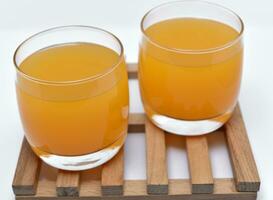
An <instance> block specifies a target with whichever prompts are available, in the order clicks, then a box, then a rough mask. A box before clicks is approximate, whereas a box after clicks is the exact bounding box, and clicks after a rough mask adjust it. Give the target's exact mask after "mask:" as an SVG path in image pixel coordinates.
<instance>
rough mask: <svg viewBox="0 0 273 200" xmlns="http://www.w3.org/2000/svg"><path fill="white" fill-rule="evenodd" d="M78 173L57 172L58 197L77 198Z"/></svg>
mask: <svg viewBox="0 0 273 200" xmlns="http://www.w3.org/2000/svg"><path fill="white" fill-rule="evenodd" d="M79 181H80V173H79V172H76V171H64V170H59V172H58V177H57V183H56V192H57V195H58V196H59V197H64V196H68V197H77V196H79Z"/></svg>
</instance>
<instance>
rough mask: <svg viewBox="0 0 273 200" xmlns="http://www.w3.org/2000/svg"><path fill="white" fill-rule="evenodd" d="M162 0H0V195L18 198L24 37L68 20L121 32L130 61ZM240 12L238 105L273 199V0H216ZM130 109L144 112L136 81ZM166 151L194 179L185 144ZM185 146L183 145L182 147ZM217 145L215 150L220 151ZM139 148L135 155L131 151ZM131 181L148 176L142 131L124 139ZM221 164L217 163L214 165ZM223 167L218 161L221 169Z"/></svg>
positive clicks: (266, 198) (174, 169)
mask: <svg viewBox="0 0 273 200" xmlns="http://www.w3.org/2000/svg"><path fill="white" fill-rule="evenodd" d="M162 2H166V1H163V0H157V1H156V0H134V1H133V0H131V1H129V0H115V1H113V0H73V1H72V0H5V1H4V0H0V194H1V200H2V199H3V200H12V199H14V197H13V193H12V190H11V183H12V178H13V173H14V170H15V166H16V160H17V158H18V153H19V149H20V144H21V140H22V136H23V131H22V127H21V123H20V119H19V116H18V111H17V105H16V97H15V90H14V68H13V64H12V56H13V52H14V50H15V48H16V47H17V46H18V44H19V43H20V42H21V41H22V40H23V39H25V38H26V37H28V36H30V35H32V34H34V33H36V32H38V31H41V30H43V29H46V28H49V27H52V26H59V25H69V24H82V25H92V26H98V27H101V28H104V29H107V30H109V31H111V32H113V33H114V34H116V35H117V36H118V37H119V38H120V39H121V41H122V42H123V44H124V46H125V52H126V55H127V61H131V62H133V61H136V60H137V51H138V41H139V36H140V33H139V22H140V19H141V17H142V16H143V15H144V13H145V12H146V11H147V10H149V9H150V8H152V7H154V6H156V5H158V4H160V3H162ZM213 2H217V3H220V4H222V5H225V6H227V7H229V8H231V9H233V10H234V11H235V12H237V13H238V14H239V15H240V16H242V18H243V20H244V22H245V25H246V30H245V61H244V75H243V83H242V88H241V94H240V103H241V107H242V111H243V115H244V119H245V122H246V126H247V129H248V133H249V139H250V142H251V145H252V148H253V151H254V156H255V159H256V161H257V165H258V169H259V173H260V176H261V181H262V185H261V191H260V192H259V196H258V199H259V200H271V199H273V191H272V185H273V145H272V143H273V131H272V130H273V77H272V75H273V61H272V57H273V50H272V48H273V1H271V0H259V1H256V0H240V1H239V0H218V1H217V0H214V1H213ZM130 94H131V111H132V112H142V111H143V109H142V106H141V102H140V98H139V93H138V88H137V83H136V82H131V83H130ZM169 142H170V143H175V144H174V145H173V146H172V147H171V148H169V149H168V157H169V158H168V161H169V163H170V165H169V168H168V171H169V176H170V177H171V178H188V168H187V163H186V155H185V151H184V149H183V142H182V141H179V139H177V138H175V137H174V138H173V141H169ZM223 143H224V139H223V136H222V135H210V138H209V145H210V153H211V157H212V167H213V174H214V176H215V177H231V176H232V171H231V169H230V162H229V159H228V156H227V152H226V150H225V148H223V147H222V145H223ZM181 147H182V148H181ZM216 151H217V153H216ZM132 154H134V156H132ZM125 159H126V169H125V177H126V179H132V178H139V179H144V178H145V165H144V163H145V162H144V161H145V147H144V137H143V136H142V135H141V134H139V135H137V134H134V135H131V136H129V137H128V140H127V144H126V157H125ZM216 164H218V165H217V166H218V167H217V166H216ZM219 166H220V167H219Z"/></svg>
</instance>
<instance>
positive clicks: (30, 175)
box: [12, 138, 41, 195]
mask: <svg viewBox="0 0 273 200" xmlns="http://www.w3.org/2000/svg"><path fill="white" fill-rule="evenodd" d="M40 164H41V162H40V159H39V158H38V157H37V156H36V155H35V154H34V152H33V151H32V149H31V147H30V146H29V144H28V142H27V140H26V139H25V138H24V139H23V143H22V147H21V152H20V156H19V159H18V163H17V168H16V171H15V175H14V179H13V183H12V189H13V192H14V194H16V195H33V194H35V193H36V187H37V181H38V176H39V171H40Z"/></svg>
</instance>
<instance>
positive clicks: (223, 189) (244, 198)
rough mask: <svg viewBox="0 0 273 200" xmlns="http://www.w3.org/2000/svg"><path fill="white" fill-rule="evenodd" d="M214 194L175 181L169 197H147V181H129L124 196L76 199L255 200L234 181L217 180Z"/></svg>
mask: <svg viewBox="0 0 273 200" xmlns="http://www.w3.org/2000/svg"><path fill="white" fill-rule="evenodd" d="M214 185H215V186H214V192H213V193H212V194H195V195H192V194H191V183H190V181H189V180H183V179H175V180H170V181H169V195H147V193H146V181H145V180H127V181H125V182H124V195H123V196H97V195H96V196H93V195H91V194H94V191H92V190H89V191H90V192H91V193H88V192H85V196H81V197H75V198H73V199H78V200H97V199H99V200H119V199H122V200H255V199H256V197H257V194H256V193H255V192H237V191H236V189H235V185H234V181H233V179H215V183H214ZM92 186H93V187H94V188H98V189H99V186H100V183H99V182H93V185H92ZM16 199H17V200H23V199H24V200H60V198H59V197H56V196H44V197H35V196H17V197H16ZM61 199H62V200H71V197H62V198H61Z"/></svg>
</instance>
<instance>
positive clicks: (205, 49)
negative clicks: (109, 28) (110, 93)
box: [138, 0, 244, 135]
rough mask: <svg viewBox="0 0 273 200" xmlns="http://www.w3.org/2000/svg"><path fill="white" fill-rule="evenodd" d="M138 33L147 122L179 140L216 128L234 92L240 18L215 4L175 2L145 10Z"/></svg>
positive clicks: (237, 75)
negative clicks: (179, 136) (184, 136)
mask: <svg viewBox="0 0 273 200" xmlns="http://www.w3.org/2000/svg"><path fill="white" fill-rule="evenodd" d="M141 30H142V38H141V43H140V51H139V72H138V76H139V86H140V92H141V97H142V102H143V105H144V109H145V112H146V114H147V115H148V118H149V119H150V120H151V121H152V122H153V123H154V124H155V125H156V126H158V127H160V128H162V129H163V130H166V131H168V132H171V133H174V134H179V135H202V134H206V133H210V132H212V131H214V130H216V129H218V128H219V127H221V126H222V125H223V124H224V123H225V122H226V121H227V120H228V119H229V118H230V116H231V114H232V112H233V109H234V107H235V106H236V103H237V98H238V94H239V89H240V82H241V75H242V60H243V42H242V35H243V30H244V25H243V22H242V20H241V18H240V17H239V16H238V15H237V14H235V13H234V12H233V11H231V10H229V9H227V8H224V7H222V6H219V5H217V4H213V3H208V2H204V1H198V0H193V1H191V0H185V1H175V2H171V3H165V4H162V5H160V6H158V7H155V8H153V9H152V10H150V11H149V12H148V13H147V14H146V15H145V16H144V17H143V19H142V22H141Z"/></svg>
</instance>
